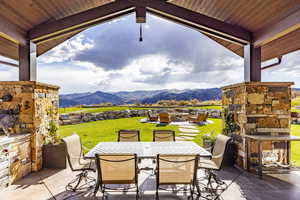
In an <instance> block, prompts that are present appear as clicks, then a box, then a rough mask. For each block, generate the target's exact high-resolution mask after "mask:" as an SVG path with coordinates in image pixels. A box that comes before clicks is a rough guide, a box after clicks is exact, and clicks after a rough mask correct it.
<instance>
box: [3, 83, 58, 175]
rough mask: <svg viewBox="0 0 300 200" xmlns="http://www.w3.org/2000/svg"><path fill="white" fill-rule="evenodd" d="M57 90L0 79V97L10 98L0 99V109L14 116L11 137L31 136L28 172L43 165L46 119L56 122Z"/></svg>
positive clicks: (47, 123)
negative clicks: (29, 169)
mask: <svg viewBox="0 0 300 200" xmlns="http://www.w3.org/2000/svg"><path fill="white" fill-rule="evenodd" d="M58 90H59V87H58V86H53V85H48V84H43V83H38V82H35V81H2V82H0V99H1V98H2V97H3V96H6V97H7V96H11V97H12V98H11V99H9V98H5V99H4V100H1V102H0V111H2V112H3V113H5V114H6V115H7V116H8V117H9V116H14V117H15V118H17V120H16V122H15V123H14V126H13V127H12V128H10V131H9V134H10V136H11V137H13V136H17V135H20V134H30V135H31V152H30V153H31V171H38V170H40V169H41V168H42V146H43V144H44V139H45V136H46V134H47V133H48V128H49V122H51V121H54V122H55V123H57V124H58V118H59V114H58V106H59V105H58V104H59V94H58ZM8 119H9V118H8ZM12 119H13V117H12ZM11 173H14V172H13V171H12V172H11Z"/></svg>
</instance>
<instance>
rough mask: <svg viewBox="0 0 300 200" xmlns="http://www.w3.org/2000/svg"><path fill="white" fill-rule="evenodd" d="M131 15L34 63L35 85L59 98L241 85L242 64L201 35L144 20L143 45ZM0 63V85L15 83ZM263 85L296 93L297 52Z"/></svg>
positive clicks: (268, 73)
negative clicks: (286, 85)
mask: <svg viewBox="0 0 300 200" xmlns="http://www.w3.org/2000/svg"><path fill="white" fill-rule="evenodd" d="M138 38H139V25H138V24H136V23H135V15H129V16H126V17H123V18H121V19H118V20H115V21H111V22H109V23H105V24H101V25H98V26H95V27H93V28H90V29H88V30H86V31H84V32H82V33H80V34H78V35H76V36H75V37H73V38H71V39H70V40H68V41H66V42H64V43H62V44H61V45H59V46H57V47H56V48H54V49H52V50H51V51H49V52H47V53H46V54H44V55H42V56H40V57H39V58H38V81H40V82H46V83H51V84H56V85H59V86H61V93H73V92H87V91H97V90H102V91H121V90H127V91H130V90H153V89H163V88H166V89H167V88H168V89H171V88H176V89H187V88H211V87H221V86H224V85H227V84H232V83H238V82H242V81H243V59H242V58H240V57H239V56H237V55H235V54H234V53H232V52H230V51H229V50H227V49H225V48H224V47H222V46H221V45H219V44H217V43H216V42H214V41H212V40H210V39H209V38H207V37H206V36H204V35H202V34H201V33H199V32H197V31H195V30H192V29H189V28H186V27H184V26H181V25H178V24H175V23H172V22H169V21H166V20H164V19H161V18H158V17H155V16H151V15H148V16H147V23H146V24H144V25H143V39H144V41H143V42H139V41H138ZM17 77H18V72H17V69H16V68H13V67H7V66H3V65H1V64H0V81H2V80H17ZM262 79H263V81H294V82H295V83H296V85H295V87H298V88H300V51H298V52H294V53H292V54H289V55H287V56H285V57H284V58H283V62H282V64H281V65H280V66H277V67H275V68H272V69H269V70H265V71H263V75H262Z"/></svg>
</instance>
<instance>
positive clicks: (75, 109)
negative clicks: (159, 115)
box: [59, 106, 222, 114]
mask: <svg viewBox="0 0 300 200" xmlns="http://www.w3.org/2000/svg"><path fill="white" fill-rule="evenodd" d="M186 108H187V109H188V108H194V109H216V110H221V109H222V107H221V106H200V107H186ZM128 109H129V110H130V109H131V110H140V109H146V110H148V109H149V108H141V107H126V106H124V107H123V106H112V107H100V108H81V107H69V108H59V113H61V114H64V113H70V112H90V113H99V112H105V111H111V110H128ZM154 109H155V108H154Z"/></svg>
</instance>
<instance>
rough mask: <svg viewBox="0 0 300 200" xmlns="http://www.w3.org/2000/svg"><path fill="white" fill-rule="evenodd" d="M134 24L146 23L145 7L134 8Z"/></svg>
mask: <svg viewBox="0 0 300 200" xmlns="http://www.w3.org/2000/svg"><path fill="white" fill-rule="evenodd" d="M135 16H136V23H146V7H143V6H137V7H136V8H135Z"/></svg>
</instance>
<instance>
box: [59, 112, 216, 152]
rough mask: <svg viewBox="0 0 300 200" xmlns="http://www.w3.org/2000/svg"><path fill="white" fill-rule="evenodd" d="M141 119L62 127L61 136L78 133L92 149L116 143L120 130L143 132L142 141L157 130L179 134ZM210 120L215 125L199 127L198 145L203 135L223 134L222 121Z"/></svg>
mask: <svg viewBox="0 0 300 200" xmlns="http://www.w3.org/2000/svg"><path fill="white" fill-rule="evenodd" d="M140 119H142V117H134V118H123V119H114V120H103V121H96V122H88V123H82V124H76V125H67V126H61V127H60V128H59V134H60V135H61V136H62V137H64V136H68V135H71V134H72V133H75V132H76V133H77V134H79V135H80V137H81V138H82V142H83V144H84V145H85V146H86V147H88V148H92V147H93V146H95V145H96V144H97V143H99V142H101V141H104V142H108V141H116V140H117V134H116V132H117V131H118V130H119V129H139V130H140V131H141V140H142V141H151V140H152V132H153V130H155V129H171V130H175V132H176V134H178V133H179V130H178V126H170V125H166V126H161V125H157V124H150V123H141V122H140ZM210 120H212V121H214V123H213V124H209V125H207V126H199V129H200V130H201V134H199V136H197V137H196V138H195V142H197V143H198V144H202V138H201V135H203V134H206V133H210V132H212V131H214V135H217V134H219V133H221V131H222V121H221V119H210Z"/></svg>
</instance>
